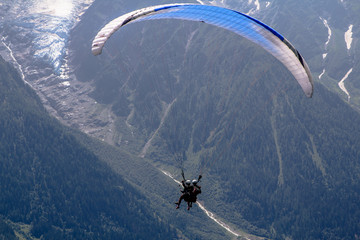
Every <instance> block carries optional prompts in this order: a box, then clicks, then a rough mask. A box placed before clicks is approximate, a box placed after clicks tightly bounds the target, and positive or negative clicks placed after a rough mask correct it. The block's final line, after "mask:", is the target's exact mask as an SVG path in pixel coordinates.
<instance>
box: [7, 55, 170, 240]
mask: <svg viewBox="0 0 360 240" xmlns="http://www.w3.org/2000/svg"><path fill="white" fill-rule="evenodd" d="M0 126H1V132H0V143H1V144H0V182H1V184H0V216H2V217H3V219H8V220H10V221H11V222H13V223H18V224H20V225H21V224H26V225H30V226H31V230H30V233H29V237H31V238H33V237H35V238H40V237H41V238H45V239H169V237H170V238H171V237H173V236H175V235H176V233H175V231H174V229H172V228H170V227H169V226H168V225H167V224H165V223H164V222H162V221H161V220H160V219H159V218H158V216H156V214H154V213H153V212H152V211H151V210H149V209H147V205H148V203H147V202H148V200H147V199H146V198H145V197H144V196H143V195H141V194H140V193H139V192H138V191H137V190H136V189H135V188H134V187H132V186H131V185H130V184H129V183H128V182H126V181H124V180H123V179H122V178H121V177H120V176H119V175H117V174H115V173H114V172H113V171H112V170H111V169H110V168H109V167H108V166H107V165H106V164H105V163H103V162H101V161H100V160H99V159H98V158H97V157H96V156H95V155H94V154H93V153H92V152H90V151H89V150H88V149H87V148H85V147H84V146H83V145H81V144H80V143H79V142H78V141H77V140H76V138H75V136H74V135H73V134H70V133H69V132H70V131H69V129H67V128H65V127H63V126H62V125H60V124H59V123H58V122H57V121H56V120H55V119H53V118H51V117H49V116H48V115H47V112H46V111H45V110H44V109H43V108H42V106H41V102H40V100H39V99H38V98H37V96H36V95H35V93H34V92H33V90H31V89H30V88H29V87H27V86H25V85H24V83H23V82H22V80H21V79H20V77H19V75H18V74H17V72H16V71H15V70H14V69H13V68H12V67H10V66H9V65H8V64H6V63H4V61H3V60H2V59H1V60H0ZM10 226H11V225H8V224H6V221H4V220H1V222H0V228H1V231H0V232H1V236H3V237H4V238H6V239H12V238H13V239H15V237H14V230H12V228H11V227H10Z"/></svg>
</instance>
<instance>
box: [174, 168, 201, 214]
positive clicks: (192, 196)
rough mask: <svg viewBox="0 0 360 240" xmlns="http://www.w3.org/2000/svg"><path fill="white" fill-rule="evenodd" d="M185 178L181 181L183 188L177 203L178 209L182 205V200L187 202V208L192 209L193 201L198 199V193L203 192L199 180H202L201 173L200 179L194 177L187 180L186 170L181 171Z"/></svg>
mask: <svg viewBox="0 0 360 240" xmlns="http://www.w3.org/2000/svg"><path fill="white" fill-rule="evenodd" d="M181 175H182V177H183V180H182V181H181V184H182V187H183V190H181V192H182V195H181V196H180V198H179V200H178V201H177V202H176V203H175V204H176V209H178V208H179V207H180V204H181V201H182V200H184V201H185V202H187V205H188V207H187V210H190V208H191V207H192V204H193V203H196V201H197V195H198V194H200V193H201V186H199V185H198V183H199V181H200V180H201V178H202V176H201V175H199V177H198V179H194V180H192V181H190V180H185V176H184V171H182V172H181Z"/></svg>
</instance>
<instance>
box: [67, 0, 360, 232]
mask: <svg viewBox="0 0 360 240" xmlns="http://www.w3.org/2000/svg"><path fill="white" fill-rule="evenodd" d="M101 3H103V2H101ZM280 3H282V2H281V1H274V2H273V3H271V5H270V7H273V10H274V9H275V10H276V9H278V8H279V7H280V6H283V8H286V7H288V8H291V7H295V6H298V4H300V3H296V4H295V3H294V2H292V3H290V4H289V5H287V4H285V3H283V5H280ZM99 4H100V2H99ZM309 4H310V3H309ZM335 6H337V5H336V4H335ZM270 7H269V9H271V8H270ZM308 7H309V8H310V5H309V6H308ZM317 7H319V6H317ZM98 9H99V11H101V9H104V8H98ZM300 9H301V8H300ZM92 11H95V8H94V9H92V10H91V9H89V11H88V12H87V14H89V16H93V15H92ZM121 11H122V10H121V9H119V12H121ZM287 12H288V11H285V10H284V11H278V12H277V14H273V15H271V14H270V13H271V12H269V13H268V14H269V15H268V16H265V17H267V18H269V19H270V17H273V18H272V19H273V21H274V23H275V24H274V25H275V26H277V29H279V31H280V32H285V33H287V35H286V36H287V37H288V36H289V37H288V38H289V40H290V41H291V42H294V44H295V45H296V46H299V47H298V48H299V49H300V52H301V53H303V55H304V56H305V58H306V59H308V58H309V59H310V63H315V62H316V61H317V60H318V59H321V54H322V48H321V47H323V43H322V42H321V41H320V40H319V39H318V38H319V37H320V38H322V37H323V38H324V39H325V40H326V36H327V34H326V28H325V27H324V26H323V22H322V21H321V20H320V19H319V18H318V16H311V18H310V19H309V21H308V22H306V23H305V25H302V26H301V27H300V30H299V31H297V30H298V28H296V27H290V28H289V27H288V26H299V22H300V20H301V16H302V13H303V12H302V11H298V12H295V13H293V15H294V17H293V18H294V19H295V20H291V21H290V20H289V21H290V22H292V21H294V22H292V23H294V24H288V25H286V24H285V23H287V21H286V19H287V17H289V15H286V14H285V13H287ZM305 12H306V11H305ZM313 13H314V12H313ZM89 16H88V17H89ZM86 18H87V17H86V16H85V17H84V23H85V21H86ZM104 18H106V15H105V16H101V17H100V18H99V19H101V20H100V21H104V20H103V19H104ZM293 18H291V17H290V18H289V19H293ZM277 19H281V21H280V20H277ZM315 19H318V20H316V21H317V22H316V24H314V25H311V23H312V20H315ZM92 21H94V19H92ZM269 22H270V23H271V21H269ZM280 23H281V24H280ZM308 26H312V29H313V31H312V33H311V34H310V35H307V34H306V32H307V31H308V28H307V27H308ZM317 29H320V30H319V31H317ZM88 31H89V28H88V27H86V26H85V25H79V26H78V27H77V28H76V29H74V35H76V34H79V35H81V36H82V37H85V38H87V37H88V36H86V34H88V33H89V32H88ZM85 32H86V33H85ZM82 33H84V34H82ZM154 33H156V34H154ZM306 36H310V37H309V38H310V40H311V39H312V40H313V41H316V42H317V43H316V44H315V45H314V44H311V42H308V41H306V39H305V38H307V37H306ZM310 40H309V41H310ZM80 42H83V41H77V40H74V41H73V42H72V44H74V45H72V47H73V49H74V59H76V64H77V68H76V69H77V70H76V74H78V75H77V76H78V77H79V79H84V81H88V80H90V81H91V82H92V83H93V85H94V86H95V89H94V91H93V92H92V94H93V95H92V96H93V97H94V98H95V99H96V100H97V101H98V102H101V103H103V104H106V105H107V106H111V108H112V110H113V112H114V114H115V118H114V119H115V122H116V126H117V128H116V130H117V131H118V132H117V134H118V135H116V134H114V135H113V137H114V138H113V139H112V141H113V142H114V144H115V145H117V146H118V147H120V148H122V149H127V150H128V151H130V152H132V153H134V154H138V155H141V153H142V152H143V151H142V150H144V149H145V147H144V146H146V143H149V141H150V140H151V139H152V140H151V144H150V147H149V148H147V151H145V156H146V157H147V158H149V159H150V160H152V161H153V162H154V163H155V164H157V165H160V166H162V167H163V168H166V169H169V170H171V171H174V172H175V171H179V167H180V168H181V167H183V168H184V169H185V170H186V171H185V172H186V173H187V175H192V176H193V175H195V176H196V175H197V174H198V173H203V174H204V180H203V181H204V182H203V185H204V188H205V189H207V191H204V192H203V196H202V198H203V199H205V204H206V206H209V208H210V210H212V211H213V212H215V213H217V214H218V215H219V216H220V217H222V218H223V219H226V220H228V221H229V222H231V223H232V224H233V225H235V226H237V227H238V228H240V229H245V230H246V231H248V232H250V233H254V234H257V235H260V236H265V237H269V238H275V239H285V238H287V237H289V238H293V239H319V238H325V239H328V238H333V239H341V238H354V237H355V236H356V234H358V233H359V225H358V224H357V221H356V219H357V218H358V216H359V207H358V206H357V204H355V202H356V199H358V197H359V184H360V183H359V180H358V179H359V162H358V159H359V154H360V148H359V146H360V145H359V138H358V136H359V128H358V126H359V123H360V122H359V120H360V118H359V114H358V113H357V112H356V111H355V110H353V109H352V108H351V107H349V106H348V105H347V104H346V103H344V101H343V100H341V98H339V97H338V96H337V95H336V94H332V93H331V92H329V91H328V90H326V89H325V88H324V87H323V86H322V85H319V84H316V86H315V92H314V97H313V98H312V99H307V98H306V97H305V96H304V95H303V93H302V92H301V89H300V88H299V86H298V85H297V83H296V81H295V80H294V79H293V78H292V76H291V75H290V73H289V72H288V71H287V70H286V69H285V68H284V67H283V66H282V65H281V64H279V63H278V62H276V61H274V59H273V58H272V57H271V56H269V54H267V53H266V52H265V51H263V50H261V49H259V48H258V47H256V46H255V45H254V44H252V43H249V42H248V41H246V40H244V39H240V38H239V37H238V36H236V35H234V34H231V33H229V32H227V31H224V30H222V29H218V28H215V27H212V26H208V25H206V24H201V23H191V22H181V21H180V22H176V21H154V22H148V23H139V24H134V25H132V26H128V27H125V28H124V29H123V30H122V32H121V33H119V34H118V35H117V36H114V38H112V39H111V41H110V42H109V44H108V45H107V46H106V49H107V50H105V51H104V52H103V55H102V56H100V57H99V58H90V57H89V58H86V59H85V58H77V57H76V56H75V52H76V51H80V52H82V53H84V52H85V51H86V47H89V46H84V45H80ZM303 42H304V44H302V43H303ZM344 42H345V41H344ZM76 49H77V50H76ZM89 54H90V53H89ZM89 56H90V55H89ZM78 57H79V56H78ZM80 59H83V62H81V61H80ZM89 66H97V68H95V67H91V69H90V68H89ZM310 67H311V66H310ZM317 67H318V69H320V70H321V64H320V63H319V64H318V65H316V64H315V71H316V69H317ZM169 108H170V109H169ZM165 113H166V114H167V115H165ZM162 120H164V121H163V122H162ZM155 133H157V134H155ZM183 153H185V154H184V155H185V157H184V158H182V157H180V158H178V156H183V155H182V154H183ZM344 206H346V207H344Z"/></svg>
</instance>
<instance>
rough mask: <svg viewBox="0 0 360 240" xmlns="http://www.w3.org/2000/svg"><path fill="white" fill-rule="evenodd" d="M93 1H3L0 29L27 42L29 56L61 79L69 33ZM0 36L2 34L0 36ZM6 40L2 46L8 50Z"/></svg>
mask: <svg viewBox="0 0 360 240" xmlns="http://www.w3.org/2000/svg"><path fill="white" fill-rule="evenodd" d="M93 1H94V0H32V1H25V0H3V1H2V3H1V4H0V13H2V14H1V15H2V21H1V23H0V30H1V29H12V30H13V31H14V33H13V34H18V35H26V36H27V37H28V38H31V39H32V41H31V43H32V44H31V45H32V46H31V51H30V52H31V54H32V56H33V57H34V58H35V59H36V60H40V61H42V62H44V63H47V64H49V65H50V66H51V67H52V69H53V71H54V73H55V74H56V75H61V70H62V68H61V67H62V65H63V63H64V58H65V56H66V47H67V43H68V37H69V32H70V30H71V29H72V27H74V25H75V24H76V23H77V21H78V18H77V16H79V15H80V14H81V13H82V12H84V11H85V10H86V9H87V8H88V7H89V6H90V5H91V4H92V2H93ZM2 35H4V33H3V34H2ZM6 40H7V39H3V41H2V42H3V43H4V44H7V46H11V44H10V43H9V42H7V41H6Z"/></svg>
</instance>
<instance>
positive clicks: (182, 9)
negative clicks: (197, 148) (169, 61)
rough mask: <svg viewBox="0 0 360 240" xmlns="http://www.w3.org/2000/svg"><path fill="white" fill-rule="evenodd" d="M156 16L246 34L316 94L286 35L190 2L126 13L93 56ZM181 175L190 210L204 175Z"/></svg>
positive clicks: (95, 45) (98, 41)
mask: <svg viewBox="0 0 360 240" xmlns="http://www.w3.org/2000/svg"><path fill="white" fill-rule="evenodd" d="M153 19H181V20H189V21H198V22H203V23H207V24H211V25H214V26H217V27H220V28H224V29H227V30H229V31H231V32H234V33H236V34H238V35H240V36H242V37H245V38H247V39H248V40H250V41H252V42H254V43H255V44H257V45H259V46H260V47H262V48H263V49H265V50H266V51H267V52H269V53H270V54H271V55H273V56H274V57H275V58H276V59H277V60H279V61H280V62H281V63H282V64H283V65H284V66H285V67H286V68H287V69H288V70H289V71H290V72H291V74H292V75H293V76H294V78H295V79H296V80H297V82H298V83H299V85H300V86H301V88H302V90H303V92H304V93H305V95H306V96H307V97H309V98H310V97H312V95H313V88H314V86H313V85H314V84H313V80H312V76H311V72H310V69H309V67H308V65H307V63H306V62H305V60H304V59H303V57H302V56H301V55H300V53H299V52H298V51H297V50H296V49H295V47H294V46H293V45H292V44H291V43H290V42H289V41H288V40H287V39H286V38H285V37H283V36H282V35H281V34H280V33H278V32H277V31H275V30H274V29H272V28H271V27H269V26H268V25H266V24H264V23H262V22H260V21H259V20H257V19H255V18H252V17H250V16H248V15H246V14H244V13H241V12H238V11H235V10H231V9H227V8H222V7H217V6H208V5H196V4H188V3H180V4H166V5H158V6H151V7H147V8H142V9H138V10H135V11H132V12H130V13H127V14H124V15H122V16H120V17H118V18H116V19H114V20H112V21H111V22H109V23H108V24H106V25H105V26H104V27H103V28H102V29H101V30H100V31H99V32H98V33H97V35H96V37H95V38H94V40H93V42H92V53H93V55H95V56H96V55H99V54H101V53H102V50H103V48H104V45H105V43H106V41H107V40H108V39H109V38H110V37H111V36H112V35H113V34H114V33H115V32H116V31H117V30H119V29H120V28H121V27H123V26H125V25H128V24H130V23H135V22H140V21H145V20H153ZM182 175H183V181H182V186H183V190H182V193H183V194H182V195H181V197H180V198H179V200H178V202H176V208H179V206H180V203H181V201H182V200H184V201H186V202H187V203H188V210H189V209H190V208H191V206H192V203H195V202H196V201H197V195H198V194H200V193H201V187H200V186H199V185H198V181H199V180H200V179H201V175H199V178H198V179H197V180H196V179H195V180H193V181H192V182H191V181H190V180H185V178H184V174H183V172H182Z"/></svg>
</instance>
